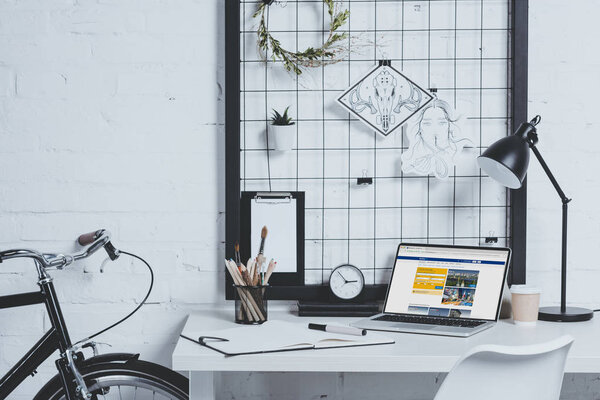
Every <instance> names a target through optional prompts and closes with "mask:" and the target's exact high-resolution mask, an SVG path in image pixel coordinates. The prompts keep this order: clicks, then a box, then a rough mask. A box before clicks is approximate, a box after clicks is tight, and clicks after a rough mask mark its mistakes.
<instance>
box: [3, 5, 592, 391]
mask: <svg viewBox="0 0 600 400" xmlns="http://www.w3.org/2000/svg"><path fill="white" fill-rule="evenodd" d="M223 3H224V2H223V1H221V0H0V227H1V229H0V247H1V248H9V247H13V246H16V245H19V246H23V245H25V246H27V247H32V248H40V249H48V250H70V249H74V248H75V246H74V242H73V239H74V238H75V237H76V236H77V235H78V234H79V233H82V232H86V231H89V230H93V229H96V228H99V227H106V228H109V229H111V230H112V231H113V233H114V237H115V243H116V244H118V245H119V246H121V247H122V248H123V249H128V250H131V251H133V252H138V253H140V254H141V255H144V256H145V257H147V258H148V260H149V261H150V262H151V263H152V264H153V265H154V266H155V269H156V273H157V282H156V288H155V291H154V294H153V296H152V299H151V304H150V305H148V306H147V307H145V308H144V309H143V311H142V312H141V313H140V314H139V315H136V316H135V317H134V319H133V320H132V321H130V322H128V323H127V324H126V325H125V326H122V327H119V328H117V329H115V330H114V331H112V332H109V333H108V334H106V335H105V336H104V337H103V338H102V341H106V342H111V343H112V344H113V345H114V346H115V347H113V348H112V349H110V348H104V349H102V350H103V351H119V350H129V351H141V352H142V356H143V357H144V358H147V359H151V360H156V361H160V362H165V363H168V362H169V361H168V360H169V358H170V351H171V350H172V348H173V346H174V343H175V340H176V332H177V331H178V329H180V328H181V324H182V321H183V320H182V318H183V316H184V315H185V312H186V310H188V309H190V308H192V307H194V306H196V305H197V304H199V303H219V302H223V300H222V299H223V293H222V278H223V277H222V272H221V271H220V269H221V268H220V265H221V264H220V256H221V253H222V250H223V245H222V240H223V238H224V226H223V222H224V216H223V211H224V209H223V208H224V205H223V204H224V190H223V188H224V183H223V182H224V173H223V163H224V150H223V147H224V140H223V106H222V87H223V76H222V72H221V71H222V70H223V62H224V60H223V46H224V43H223V37H224V28H223V25H222V21H223ZM530 3H531V39H530V104H529V107H530V114H531V115H534V114H535V113H540V114H542V116H543V118H544V119H543V122H542V125H541V126H540V150H541V151H542V152H543V153H544V155H545V156H546V158H547V160H548V163H549V165H550V166H551V168H552V169H553V170H554V171H555V172H556V176H557V178H558V179H559V181H560V182H561V184H563V185H564V188H565V191H566V192H567V194H568V195H570V196H572V197H573V198H574V201H573V203H572V208H571V209H572V212H571V215H570V234H571V238H570V247H569V249H570V276H569V285H570V286H569V289H570V290H569V293H570V296H571V299H572V300H573V301H574V302H578V303H581V304H584V305H588V306H591V307H597V306H600V293H598V291H597V290H596V288H595V286H593V282H596V281H597V280H598V279H600V272H598V271H600V270H598V268H596V267H595V265H594V264H593V261H592V260H593V257H592V256H593V254H592V252H593V251H594V249H595V247H594V240H595V239H596V238H597V237H598V234H599V233H600V232H599V228H598V226H600V224H599V223H598V222H600V221H599V220H600V212H599V211H596V210H597V209H598V207H597V205H596V199H597V194H598V192H599V191H598V189H599V184H598V180H597V179H596V177H595V168H596V167H597V166H596V163H595V160H596V154H597V149H596V147H595V145H596V144H600V139H598V134H597V128H598V122H599V120H598V119H599V117H598V115H599V114H598V113H597V112H596V108H597V107H596V106H597V104H598V101H597V99H595V95H596V92H597V89H598V87H599V83H600V82H599V79H600V78H599V77H598V76H599V75H598V74H597V67H598V63H599V58H598V55H597V54H596V52H594V51H593V49H595V48H596V46H595V44H596V43H595V37H596V36H598V32H597V30H598V28H596V26H597V24H596V21H595V19H594V18H595V15H597V14H598V13H599V12H600V4H599V3H598V2H596V1H593V0H586V1H579V2H577V4H576V5H573V4H570V3H569V4H567V3H565V2H563V1H559V0H544V1H543V2H542V1H541V0H530ZM565 16H573V17H572V18H566V17H565ZM575 16H576V17H575ZM592 30H595V31H596V32H592ZM565 33H566V34H565ZM566 138H568V140H566V141H565V139H566ZM530 171H531V172H530V175H529V177H530V179H529V184H530V186H529V187H530V190H529V204H530V208H529V217H528V223H529V230H528V232H529V238H528V280H529V281H530V282H532V283H534V284H537V285H540V286H541V287H542V288H543V289H544V297H543V300H544V302H546V303H555V302H557V301H558V298H559V297H558V284H559V273H558V268H559V255H560V249H559V239H560V236H559V235H560V231H559V229H560V202H559V201H558V198H556V197H555V193H554V192H553V189H552V187H551V186H550V184H549V182H548V181H547V180H546V178H545V177H544V176H543V172H542V171H541V168H540V167H539V166H538V164H537V163H536V162H535V161H532V163H531V170H530ZM103 258H104V257H103V256H101V255H98V256H95V257H94V258H93V259H90V260H89V261H86V262H85V263H84V264H79V265H76V266H74V267H73V268H71V269H70V270H68V271H64V272H59V273H56V274H55V277H56V285H57V290H58V293H59V296H60V298H61V299H62V300H63V301H64V311H65V316H66V319H67V321H68V323H69V324H70V326H71V328H72V336H73V337H74V338H81V337H83V336H85V335H87V334H89V333H91V332H93V331H95V330H97V329H100V328H101V327H104V326H106V325H107V324H108V323H110V322H112V321H114V320H116V319H118V318H119V317H120V316H122V315H123V314H125V313H126V312H127V311H128V310H129V309H130V308H131V306H132V301H133V300H134V299H139V298H140V297H141V296H142V295H143V293H144V290H145V288H146V285H147V279H148V276H147V275H146V274H145V269H144V267H143V266H141V265H139V264H138V263H132V262H131V260H129V259H127V258H125V257H123V258H122V259H121V260H119V261H118V262H117V263H110V264H106V265H105V272H104V274H101V273H100V272H99V268H100V264H102V262H103ZM580 288H583V289H580ZM25 290H35V274H34V272H33V270H32V268H31V266H29V265H27V264H23V263H4V264H1V265H0V294H6V293H13V292H19V291H25ZM48 325H49V323H48V321H47V319H46V317H45V316H44V312H43V308H42V307H39V306H36V307H31V308H28V309H27V311H26V312H24V313H23V312H19V310H2V311H1V312H0V374H1V373H2V372H4V371H6V370H7V369H8V368H9V366H10V365H11V364H12V363H13V362H14V361H15V360H16V359H18V358H19V357H20V355H21V354H22V353H23V352H24V351H26V349H27V348H28V347H29V346H30V345H31V344H33V343H34V342H35V340H37V338H38V337H39V336H40V335H41V334H42V332H43V331H44V330H45V329H47V328H48ZM53 373H54V370H53V367H52V364H51V363H48V364H47V365H45V366H44V367H43V368H42V369H41V370H40V374H39V375H38V376H36V378H34V379H32V380H30V381H28V384H27V385H24V387H22V388H20V389H19V391H18V392H17V393H16V394H15V395H14V396H12V397H11V399H13V398H14V399H30V398H31V397H32V395H33V394H34V393H35V392H36V391H37V388H38V387H39V386H40V385H41V384H42V382H43V381H44V380H46V379H48V377H49V376H50V375H52V374H53ZM247 378H248V377H247V376H245V375H244V374H241V375H239V376H237V375H235V374H234V375H231V376H227V377H224V379H222V382H225V383H223V385H224V386H223V393H224V397H225V398H232V397H234V396H237V398H251V397H243V396H242V397H240V394H241V392H242V391H241V390H240V389H239V388H238V387H237V386H236V385H235V384H234V383H229V382H232V381H235V380H237V379H243V380H244V381H245V380H246V379H247ZM306 378H307V379H310V380H312V381H313V382H315V387H319V388H321V387H322V390H318V391H317V392H319V393H321V394H325V395H330V396H331V397H335V396H343V397H344V398H349V397H347V393H348V392H349V391H350V392H353V393H354V391H353V390H352V387H353V385H358V386H364V385H367V386H368V385H373V383H374V382H375V383H377V385H376V387H377V388H381V394H382V396H383V397H381V398H384V397H385V396H384V395H385V394H386V393H387V394H388V395H389V393H397V392H398V390H399V388H398V382H403V383H405V384H406V385H407V384H409V383H410V382H413V380H414V377H404V378H402V380H401V381H398V380H397V378H391V377H386V376H380V377H373V376H367V377H361V376H357V375H352V376H349V375H347V376H346V375H335V374H334V375H332V376H319V377H316V376H308V375H307V377H306ZM594 378H595V377H590V376H580V377H569V378H568V379H567V383H566V386H565V391H564V392H565V396H566V397H565V398H568V399H589V398H592V393H594V392H595V391H597V390H596V389H598V384H595V383H594V382H596V380H595V379H594ZM257 379H259V381H257V382H260V379H262V378H257ZM281 379H282V381H281V382H283V383H282V387H286V384H285V382H287V381H289V379H288V380H286V379H284V378H281ZM418 379H419V382H420V386H421V387H423V390H422V391H420V392H419V393H413V394H411V398H427V397H428V396H429V397H431V394H432V393H434V392H435V388H436V387H437V385H438V384H439V382H438V379H437V377H436V376H432V375H431V376H421V377H419V378H418ZM347 382H351V384H347ZM405 384H403V385H401V386H402V387H403V388H404V387H406V385H405ZM369 387H370V386H369ZM280 389H281V388H273V392H274V393H278V392H282V391H281V390H280ZM317 392H315V393H317ZM282 393H283V392H282ZM317 394H318V393H317Z"/></svg>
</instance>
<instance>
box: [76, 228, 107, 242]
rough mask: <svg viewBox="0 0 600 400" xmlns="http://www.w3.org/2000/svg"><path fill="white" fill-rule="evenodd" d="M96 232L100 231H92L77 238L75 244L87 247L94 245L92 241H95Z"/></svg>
mask: <svg viewBox="0 0 600 400" xmlns="http://www.w3.org/2000/svg"><path fill="white" fill-rule="evenodd" d="M98 232H102V231H94V232H90V233H84V234H83V235H79V237H78V238H77V243H79V244H80V245H81V246H87V245H88V244H92V243H94V240H96V234H97V233H98Z"/></svg>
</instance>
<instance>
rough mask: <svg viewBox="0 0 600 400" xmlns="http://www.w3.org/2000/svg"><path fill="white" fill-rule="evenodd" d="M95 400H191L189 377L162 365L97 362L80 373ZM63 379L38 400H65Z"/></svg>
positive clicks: (55, 380) (53, 382) (49, 386)
mask: <svg viewBox="0 0 600 400" xmlns="http://www.w3.org/2000/svg"><path fill="white" fill-rule="evenodd" d="M79 372H80V373H81V375H82V376H83V378H84V380H85V382H86V384H87V386H88V389H89V391H90V393H92V395H93V396H92V400H133V399H135V400H149V399H153V400H163V399H168V400H189V389H188V385H189V381H188V379H187V378H186V377H184V376H182V375H181V374H178V373H177V372H175V371H172V370H170V369H168V368H165V367H163V366H162V365H158V364H154V363H150V362H147V361H140V360H131V361H128V362H126V363H111V362H108V363H105V362H103V363H97V364H92V365H88V366H85V367H84V368H82V369H81V371H79ZM64 399H65V394H64V389H63V387H62V384H61V382H60V378H59V377H58V376H57V377H54V378H53V379H52V380H51V381H50V382H48V383H47V384H46V386H44V387H43V388H42V390H40V392H39V393H38V394H37V395H36V397H35V399H34V400H64Z"/></svg>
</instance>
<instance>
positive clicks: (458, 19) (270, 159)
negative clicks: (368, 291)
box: [240, 0, 511, 284]
mask: <svg viewBox="0 0 600 400" xmlns="http://www.w3.org/2000/svg"><path fill="white" fill-rule="evenodd" d="M259 3H260V2H258V1H242V2H241V4H240V103H241V107H240V111H241V113H240V151H241V153H240V161H241V162H240V189H241V190H242V191H265V190H277V191H280V190H283V191H285V190H291V191H299V190H300V191H302V190H304V191H306V205H307V207H306V213H307V217H306V225H307V226H306V252H307V255H306V283H307V284H322V283H325V282H327V278H328V272H329V271H330V270H331V269H332V268H334V267H335V266H337V265H339V264H341V263H346V262H348V263H351V264H355V265H357V266H358V267H359V268H361V269H362V270H363V273H364V274H365V278H366V280H367V283H371V284H372V283H375V284H380V283H386V282H387V280H388V277H389V273H390V272H391V267H392V265H393V256H394V252H395V249H396V246H397V243H398V242H400V241H407V242H425V243H445V244H465V245H479V244H482V243H483V242H485V239H486V237H488V236H490V235H492V236H495V237H497V238H498V245H507V244H509V243H510V239H511V237H510V232H511V230H510V226H509V214H510V199H509V194H508V193H507V191H505V190H504V189H501V188H499V187H498V186H497V185H496V184H495V183H493V182H492V181H491V179H490V178H489V177H487V176H485V175H482V173H481V171H480V170H479V169H478V168H476V167H475V161H474V159H475V157H476V156H477V155H479V154H481V152H482V151H483V150H484V149H485V148H486V147H487V146H488V145H489V144H491V143H492V142H493V141H494V140H496V139H497V138H499V137H501V136H503V135H506V134H509V132H510V122H511V112H510V101H509V97H510V94H511V77H510V66H511V65H510V63H511V51H510V34H511V27H510V23H511V18H510V17H511V16H510V11H509V10H510V3H511V2H510V0H429V1H417V0H396V1H392V0H356V1H354V0H352V1H344V2H341V4H342V7H343V8H346V9H349V10H350V19H349V21H348V23H347V24H346V25H345V26H344V27H343V29H341V31H345V32H348V33H349V35H350V37H360V38H362V39H363V40H362V42H361V41H360V40H359V41H358V44H359V45H360V46H361V48H360V52H351V53H350V55H349V57H348V58H347V59H345V60H343V61H342V62H340V63H338V64H335V65H330V66H326V67H320V68H313V69H310V70H307V71H305V73H304V74H303V76H302V77H301V78H300V79H296V77H295V76H294V75H293V74H289V73H287V72H285V71H284V69H283V66H282V63H281V62H279V61H273V60H271V59H269V60H268V61H267V62H266V63H265V62H264V61H263V60H261V58H260V56H259V55H258V53H257V50H256V32H255V27H256V23H257V21H256V20H253V19H252V18H251V15H252V13H253V12H254V11H255V10H256V7H257V5H258V4H259ZM326 11H327V10H326V7H325V6H324V5H323V3H322V1H320V0H297V1H287V2H280V3H277V2H275V3H274V4H273V5H272V6H270V7H269V11H268V13H269V28H270V30H271V32H272V34H273V35H274V36H276V37H278V38H279V39H280V40H281V41H282V43H283V45H284V47H286V48H288V49H295V48H297V49H304V48H306V47H307V46H308V45H315V44H317V43H318V40H320V41H321V43H322V42H323V40H324V38H325V37H326V34H327V31H326V27H327V21H328V18H327V13H326ZM310 16H313V18H312V19H313V20H315V18H314V16H316V20H318V19H319V18H321V19H323V21H325V23H324V24H323V27H325V30H324V29H323V28H321V29H319V27H315V26H311V25H314V23H309V22H307V21H309V20H311V18H310ZM361 43H369V44H368V45H364V44H363V45H361ZM354 45H356V42H353V41H352V39H348V46H349V49H350V50H353V49H352V46H354ZM383 58H385V59H389V60H391V62H392V65H393V66H394V67H396V68H397V69H399V70H400V71H402V72H403V73H405V74H406V75H407V76H409V77H411V79H415V80H416V82H417V83H418V84H420V85H422V86H423V87H425V88H430V89H433V88H435V89H436V92H437V96H438V97H439V98H440V99H443V100H446V101H447V102H449V103H450V104H451V105H452V106H454V107H455V108H456V109H457V111H458V113H459V114H461V115H462V119H463V136H467V137H469V138H470V139H471V140H472V141H473V143H474V146H469V148H468V149H466V151H465V152H466V153H467V154H468V156H467V157H463V161H462V162H461V163H457V166H456V167H454V170H453V173H452V174H451V176H450V177H449V179H448V180H446V181H439V180H437V179H435V178H433V177H421V176H415V175H408V174H404V173H402V171H401V169H400V163H399V160H400V155H401V153H402V151H405V150H406V149H407V148H408V144H407V143H406V140H405V134H404V129H402V130H400V129H399V130H397V131H396V132H395V133H393V134H391V135H390V137H383V136H381V135H379V134H378V133H376V132H373V131H370V130H369V129H368V128H365V127H364V126H363V125H362V123H361V122H360V121H359V120H358V119H357V118H354V117H351V116H350V114H349V113H347V112H345V111H344V110H343V109H342V108H341V107H339V105H337V104H335V101H334V99H335V97H337V95H339V94H340V93H341V92H342V91H343V90H345V89H346V88H347V87H348V86H350V84H352V83H353V82H354V81H355V80H356V79H357V78H358V77H360V76H361V75H362V74H364V73H366V72H367V71H368V70H369V69H370V68H371V67H372V66H374V65H376V63H377V61H378V60H379V59H383ZM288 104H289V105H291V107H290V110H291V111H292V115H293V116H294V117H295V120H296V121H297V122H296V127H297V136H296V145H295V147H294V149H293V150H292V151H288V152H284V153H281V152H274V151H267V148H268V139H267V135H266V133H265V130H266V129H267V128H268V123H269V115H270V110H271V108H277V109H278V110H279V109H282V108H284V107H285V106H286V105H288ZM490 132H491V133H490ZM470 156H472V157H470ZM363 169H367V170H368V175H369V176H372V177H373V178H374V180H373V185H371V186H369V187H366V188H365V187H358V186H357V185H356V178H358V177H360V176H361V172H362V170H363Z"/></svg>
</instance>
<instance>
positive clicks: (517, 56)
mask: <svg viewBox="0 0 600 400" xmlns="http://www.w3.org/2000/svg"><path fill="white" fill-rule="evenodd" d="M528 8H529V1H528V0H512V1H511V2H510V15H511V26H510V31H511V32H510V56H511V70H510V79H511V88H512V90H511V95H510V105H509V107H510V111H511V116H510V129H511V130H513V129H514V128H515V127H517V126H519V125H520V123H521V122H523V121H527V120H528V118H527V79H528V77H527V67H528V45H527V42H528ZM240 177H241V176H240V2H239V0H227V1H225V180H226V185H225V257H226V258H233V257H234V245H235V243H236V242H237V241H239V239H240V223H241V219H240V211H241V202H240ZM509 196H510V200H509V203H510V207H509V208H510V215H508V216H507V217H508V219H509V220H510V230H511V232H510V233H511V234H510V237H511V242H510V247H511V249H512V262H511V266H510V270H509V276H508V277H509V279H508V281H509V283H511V284H514V283H516V284H521V283H525V277H526V264H525V263H526V236H527V225H526V221H527V180H526V179H525V181H524V182H523V186H522V187H521V188H520V189H518V190H511V191H510V194H509ZM226 275H227V274H226ZM231 283H232V282H231V278H230V277H227V279H226V298H227V299H233V288H232V286H231ZM386 287H387V285H372V286H370V287H369V288H368V291H367V293H366V295H367V297H368V298H371V297H376V298H378V299H383V298H384V296H385V292H386ZM328 290H329V288H328V287H327V286H324V285H323V286H321V285H316V286H313V285H301V286H280V287H272V288H270V291H269V293H270V294H269V297H270V298H271V299H282V300H283V299H288V300H304V301H327V299H328Z"/></svg>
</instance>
